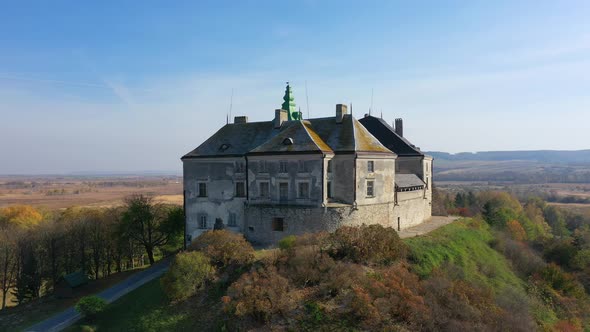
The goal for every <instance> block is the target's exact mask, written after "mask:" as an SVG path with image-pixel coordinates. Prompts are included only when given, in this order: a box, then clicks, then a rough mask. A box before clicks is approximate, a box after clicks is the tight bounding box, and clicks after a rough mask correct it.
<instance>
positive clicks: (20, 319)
mask: <svg viewBox="0 0 590 332" xmlns="http://www.w3.org/2000/svg"><path fill="white" fill-rule="evenodd" d="M145 267H147V266H145ZM145 267H141V268H137V269H134V270H128V271H124V272H121V273H114V274H112V275H110V276H108V277H106V278H103V279H99V280H91V281H90V283H89V284H88V285H86V286H83V287H81V288H79V289H77V290H76V291H75V293H74V296H73V297H72V298H64V299H59V298H54V297H53V296H51V295H48V296H44V297H41V298H39V299H36V300H34V301H32V302H29V303H26V304H23V305H18V306H14V307H8V308H6V309H4V310H0V331H2V332H4V331H22V330H23V329H25V328H26V327H29V326H31V325H34V324H35V323H38V322H40V321H42V320H44V319H46V318H49V317H51V316H52V315H54V314H56V313H58V312H61V311H63V310H65V309H67V308H69V307H70V306H72V305H74V304H75V303H76V302H77V301H78V299H79V298H81V297H82V296H86V295H91V294H95V293H98V292H100V291H102V290H104V289H106V288H108V287H110V286H112V285H114V284H116V283H118V282H120V281H121V280H123V279H125V278H127V277H129V276H130V275H132V274H134V273H136V272H139V271H141V270H142V269H143V268H145Z"/></svg>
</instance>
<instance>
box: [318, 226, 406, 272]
mask: <svg viewBox="0 0 590 332" xmlns="http://www.w3.org/2000/svg"><path fill="white" fill-rule="evenodd" d="M326 249H327V251H328V253H329V254H330V256H332V257H333V258H334V259H344V258H346V259H349V260H351V261H353V262H356V263H363V264H367V263H369V264H370V263H372V264H378V265H387V264H391V263H393V262H395V261H396V260H398V259H400V258H405V256H406V252H407V247H406V245H405V244H404V243H403V242H402V241H401V240H400V238H399V235H398V234H397V232H396V231H395V230H394V229H393V228H391V227H387V228H386V227H383V226H381V225H369V226H367V225H362V226H360V227H348V226H345V227H341V228H339V229H338V230H337V231H336V232H335V233H333V234H331V235H330V236H329V237H328V238H327V239H326Z"/></svg>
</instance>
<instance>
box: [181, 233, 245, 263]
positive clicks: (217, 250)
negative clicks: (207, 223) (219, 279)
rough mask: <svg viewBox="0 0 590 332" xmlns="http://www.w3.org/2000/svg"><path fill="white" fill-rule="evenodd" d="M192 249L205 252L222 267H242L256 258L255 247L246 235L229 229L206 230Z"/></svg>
mask: <svg viewBox="0 0 590 332" xmlns="http://www.w3.org/2000/svg"><path fill="white" fill-rule="evenodd" d="M190 249H191V250H198V251H201V252H203V253H204V254H205V255H207V256H208V257H209V258H210V259H211V263H212V264H213V265H215V266H217V267H218V268H221V269H226V268H228V267H240V266H243V265H246V264H249V263H251V262H252V261H253V259H254V248H252V245H251V244H250V243H249V242H248V241H246V239H245V238H244V236H243V235H241V234H237V233H233V232H231V231H228V230H214V231H208V232H205V233H203V234H201V235H200V236H199V237H198V238H196V240H195V241H194V242H193V243H192V244H191V247H190Z"/></svg>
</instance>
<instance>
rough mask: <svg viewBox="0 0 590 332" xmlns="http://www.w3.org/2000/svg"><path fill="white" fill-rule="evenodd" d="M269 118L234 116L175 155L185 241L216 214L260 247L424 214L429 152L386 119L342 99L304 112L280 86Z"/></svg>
mask: <svg viewBox="0 0 590 332" xmlns="http://www.w3.org/2000/svg"><path fill="white" fill-rule="evenodd" d="M283 99H284V103H283V104H282V108H281V109H277V110H275V114H274V119H273V120H271V121H263V122H248V117H246V116H237V117H235V119H234V122H233V123H228V124H226V125H225V126H223V127H222V128H221V129H219V130H218V131H217V132H216V133H215V134H213V136H211V137H210V138H209V139H207V140H206V141H205V142H203V143H202V144H201V145H199V147H197V148H196V149H195V150H193V151H191V152H189V153H187V154H186V155H184V156H183V157H182V158H181V159H182V161H183V174H184V175H183V176H184V195H185V209H186V210H185V211H186V212H185V213H186V221H185V222H186V241H187V243H190V241H191V240H192V239H194V238H196V237H197V236H199V234H200V233H202V232H203V231H206V230H210V229H213V227H214V224H215V220H216V219H218V218H220V219H221V220H223V223H224V224H225V227H226V228H228V229H230V230H233V231H236V232H240V233H243V234H244V235H245V236H246V238H247V239H249V240H250V241H252V242H254V243H259V244H263V245H268V244H274V243H276V242H277V241H279V240H280V239H282V238H283V237H285V236H287V235H291V234H294V235H298V234H303V233H308V232H316V231H324V230H325V231H334V230H336V229H337V228H338V227H340V226H343V225H362V224H381V225H384V226H390V227H394V228H396V229H398V230H401V229H404V228H407V227H410V226H414V225H416V224H419V223H422V222H424V221H425V220H427V219H428V218H430V216H431V199H432V192H431V189H432V188H431V186H432V158H431V157H429V156H426V155H424V154H423V153H422V152H420V150H419V149H418V148H416V147H415V146H414V145H412V144H411V143H410V142H409V141H408V140H407V139H406V138H404V137H403V122H402V120H401V119H396V120H395V127H394V126H390V125H389V124H388V123H387V122H386V121H384V120H383V119H381V118H377V117H373V116H370V115H365V117H363V118H362V119H361V120H357V119H356V118H354V117H353V116H352V114H349V112H348V108H347V106H346V105H343V104H338V105H336V110H335V114H334V115H333V116H329V117H323V118H314V119H303V118H302V114H301V113H300V112H298V111H296V109H295V102H294V99H293V96H292V90H291V87H290V86H289V85H287V88H286V91H285V96H284V98H283Z"/></svg>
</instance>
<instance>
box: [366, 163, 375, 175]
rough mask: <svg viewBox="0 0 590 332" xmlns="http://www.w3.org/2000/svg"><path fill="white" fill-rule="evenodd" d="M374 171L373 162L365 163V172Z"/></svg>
mask: <svg viewBox="0 0 590 332" xmlns="http://www.w3.org/2000/svg"><path fill="white" fill-rule="evenodd" d="M374 171H375V162H374V161H372V160H369V161H367V172H369V173H373V172H374Z"/></svg>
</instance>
